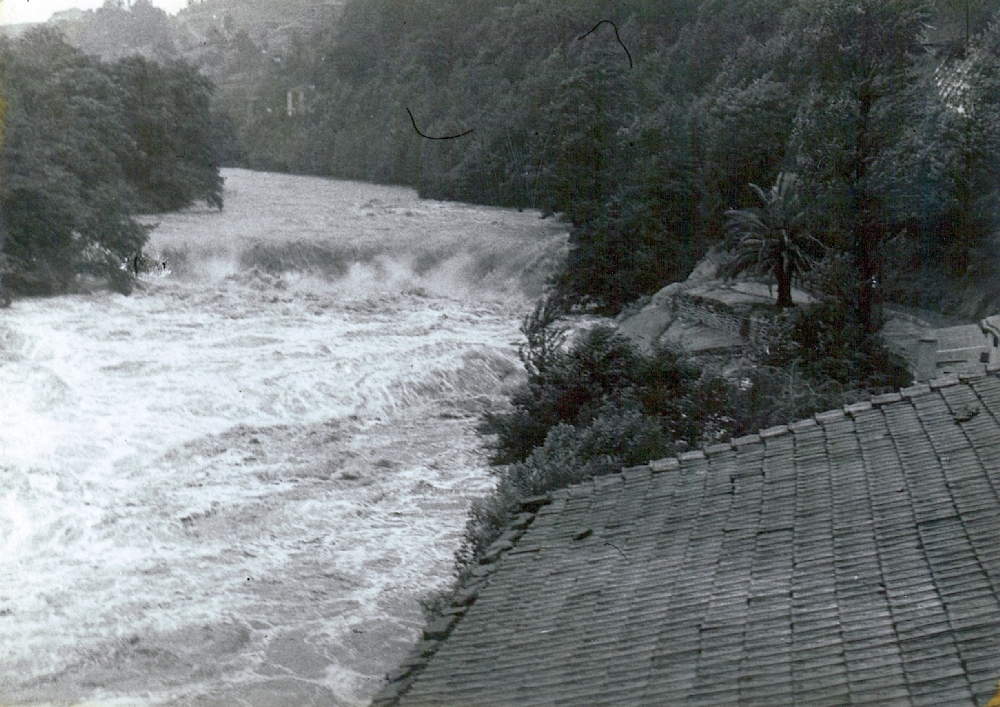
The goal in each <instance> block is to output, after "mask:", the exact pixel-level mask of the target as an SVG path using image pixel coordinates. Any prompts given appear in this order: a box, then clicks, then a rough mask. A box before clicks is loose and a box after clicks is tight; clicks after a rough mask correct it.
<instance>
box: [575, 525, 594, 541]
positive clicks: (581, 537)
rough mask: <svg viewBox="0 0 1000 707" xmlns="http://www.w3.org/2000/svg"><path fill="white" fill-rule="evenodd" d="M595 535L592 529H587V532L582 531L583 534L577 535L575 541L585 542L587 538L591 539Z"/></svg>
mask: <svg viewBox="0 0 1000 707" xmlns="http://www.w3.org/2000/svg"><path fill="white" fill-rule="evenodd" d="M593 533H594V531H593V530H591V529H590V528H587V529H586V530H584V531H581V532H579V533H577V534H576V535H574V536H573V539H574V540H584V539H586V538H589V537H590V536H591V535H593Z"/></svg>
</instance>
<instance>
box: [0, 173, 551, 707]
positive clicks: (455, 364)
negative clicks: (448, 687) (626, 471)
mask: <svg viewBox="0 0 1000 707" xmlns="http://www.w3.org/2000/svg"><path fill="white" fill-rule="evenodd" d="M226 179H227V208H226V210H225V211H223V212H222V213H221V214H220V213H218V212H214V211H211V210H207V209H200V210H192V211H190V212H185V213H181V214H174V215H165V216H158V217H157V218H156V220H157V221H158V222H159V224H160V225H159V227H158V228H157V230H156V231H154V234H153V240H152V242H151V249H155V251H156V252H157V253H173V254H175V257H178V256H177V254H180V253H183V254H184V257H185V258H186V261H185V262H172V263H170V267H169V269H161V270H160V271H157V272H154V273H151V274H150V276H148V277H145V278H144V279H143V283H142V287H141V288H140V289H139V290H138V291H137V292H136V293H135V294H134V295H132V296H130V297H122V296H120V295H117V294H113V293H109V292H98V293H94V294H91V295H74V296H67V297H60V298H52V299H33V300H18V301H16V302H15V304H14V306H13V307H12V308H10V309H8V310H3V311H2V312H0V576H3V578H4V579H3V580H2V582H0V666H2V667H0V703H2V704H9V703H13V704H46V703H49V702H52V703H58V704H65V703H67V702H69V703H75V704H87V705H91V704H92V705H98V704H99V705H104V706H110V705H119V704H129V705H134V704H177V705H182V704H219V705H223V704H233V703H235V702H238V701H242V702H243V703H246V704H257V703H261V704H263V703H268V700H271V701H272V702H273V701H275V700H277V701H278V702H283V703H288V704H291V703H323V704H364V703H365V702H366V701H367V699H368V698H369V697H370V695H371V694H372V693H373V692H375V691H376V690H377V689H378V687H379V683H380V680H381V676H382V674H383V673H384V672H385V671H386V670H388V669H391V668H392V667H393V666H394V664H395V662H396V661H398V660H399V659H400V658H401V657H402V655H403V654H404V653H405V651H406V649H407V647H408V644H409V643H410V642H412V641H413V640H414V639H415V638H416V637H417V635H418V633H419V630H420V628H421V625H422V616H421V613H420V610H419V605H418V599H419V597H420V596H422V595H423V594H424V593H425V592H427V591H428V590H429V589H432V588H435V587H438V586H441V585H442V584H443V583H444V582H446V581H447V578H448V576H449V572H450V568H451V562H452V553H453V552H454V550H455V549H456V548H457V546H458V543H459V539H460V536H461V532H462V528H463V526H464V522H465V517H466V516H465V514H466V512H467V508H468V504H469V502H470V501H471V499H472V498H475V497H477V496H480V495H483V494H485V493H486V492H488V490H489V488H490V487H491V484H492V481H491V477H490V475H489V473H488V470H487V469H486V468H485V454H484V450H483V448H482V441H481V440H480V439H479V438H478V437H477V435H476V434H475V425H476V422H477V414H478V412H479V411H481V410H482V409H484V407H486V406H489V405H492V404H498V403H499V402H500V401H502V400H503V399H504V398H505V395H506V393H507V392H509V390H510V387H511V386H512V385H513V384H514V383H515V382H516V381H517V380H518V376H519V365H518V363H517V359H516V354H515V351H514V348H513V345H512V342H514V341H516V340H517V338H518V336H519V335H518V333H517V327H518V324H519V322H520V317H521V316H523V314H524V313H525V311H527V309H528V307H529V306H530V295H533V294H535V292H533V291H532V288H533V287H537V286H538V283H539V282H540V281H542V280H544V274H545V268H546V267H548V265H549V264H550V263H551V261H552V260H553V259H558V257H560V254H561V253H563V252H564V249H565V233H563V232H560V229H559V228H557V227H556V226H554V225H552V224H550V223H549V222H541V221H539V219H538V217H537V214H532V213H527V212H526V213H524V214H518V213H516V212H512V211H507V210H501V209H479V208H475V207H469V206H466V205H460V204H444V203H439V202H422V201H420V200H418V199H417V198H416V197H415V195H414V194H413V193H412V191H410V190H405V189H399V188H390V187H377V186H372V185H361V184H356V183H350V182H335V181H330V180H321V179H310V178H302V177H289V176H286V175H267V174H259V173H252V172H245V171H240V170H227V171H226ZM369 214H372V215H369ZM261 243H263V244H265V246H266V248H265V249H264V250H263V251H260V249H259V246H260V244H261ZM288 243H308V244H314V245H315V244H319V245H320V246H322V248H323V249H325V250H317V251H315V252H316V253H319V256H317V258H319V259H320V260H323V259H326V260H323V262H324V263H327V265H329V262H332V261H329V258H328V253H329V252H334V251H337V252H340V251H343V252H357V253H360V257H359V259H358V260H357V261H356V262H352V263H348V264H347V265H346V266H345V267H343V268H340V265H339V264H337V265H336V267H332V269H331V267H327V269H326V270H324V269H323V268H322V267H317V268H311V267H310V266H309V263H305V266H304V267H303V266H302V263H300V264H299V265H300V267H297V268H296V269H293V270H283V269H282V268H280V267H275V266H274V264H275V262H279V261H280V258H279V259H278V260H268V258H270V257H271V254H272V253H278V254H279V255H281V257H285V256H284V255H282V254H285V253H288V252H292V251H289V250H287V248H286V249H285V250H282V249H283V248H285V246H286V245H287V244H288ZM254 244H257V246H258V254H257V256H254V257H259V258H261V259H262V260H261V262H260V263H257V264H254V263H247V262H246V253H247V252H248V251H249V249H250V248H251V247H252V246H253V245H254ZM296 247H297V246H296ZM268 249H270V250H268ZM338 249H339V250H338ZM352 249H353V250H352ZM295 252H299V251H295ZM302 252H307V253H312V252H314V251H308V250H306V251H302ZM261 253H263V255H261ZM328 261H329V262H328ZM317 262H318V261H317ZM320 264H322V263H320ZM279 265H280V262H279ZM338 268H340V269H338ZM532 283H534V284H532ZM276 696H277V697H276Z"/></svg>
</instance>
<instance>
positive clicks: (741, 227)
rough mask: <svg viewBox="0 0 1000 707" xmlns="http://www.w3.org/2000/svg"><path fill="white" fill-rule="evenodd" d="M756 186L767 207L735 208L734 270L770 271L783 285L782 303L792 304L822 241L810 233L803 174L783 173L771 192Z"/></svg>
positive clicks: (731, 213)
mask: <svg viewBox="0 0 1000 707" xmlns="http://www.w3.org/2000/svg"><path fill="white" fill-rule="evenodd" d="M750 187H751V188H752V189H753V190H754V192H756V194H757V195H758V197H760V200H761V202H762V204H763V207H761V208H746V209H738V210H730V211H728V212H726V213H727V216H728V218H729V224H728V225H729V229H730V231H731V232H732V235H733V238H734V240H735V248H734V254H733V260H732V261H731V264H730V272H731V274H737V273H740V272H753V273H755V274H758V275H770V276H773V277H774V280H775V281H776V282H777V284H778V302H777V305H778V307H781V308H784V307H792V306H794V303H793V302H792V282H793V281H794V280H801V279H802V276H803V275H804V274H805V273H806V272H808V271H809V270H810V268H811V267H812V264H813V262H814V259H815V254H816V251H817V250H820V251H821V250H822V244H821V243H820V242H819V241H818V240H817V239H816V238H814V237H813V236H811V235H810V234H809V233H808V232H807V231H806V220H805V211H804V210H803V208H802V202H801V199H800V196H799V182H798V175H796V174H794V173H791V172H782V173H781V174H779V175H778V180H777V181H776V182H775V183H774V186H772V187H771V189H770V190H769V191H767V192H765V191H764V190H763V189H761V188H760V187H759V186H757V185H756V184H751V185H750Z"/></svg>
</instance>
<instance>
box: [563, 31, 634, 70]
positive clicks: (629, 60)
mask: <svg viewBox="0 0 1000 707" xmlns="http://www.w3.org/2000/svg"><path fill="white" fill-rule="evenodd" d="M605 22H607V23H608V24H609V25H611V26H612V27H614V28H615V39H617V40H618V43H619V44H620V45H622V49H624V50H625V56H627V57H628V68H630V69H631V68H632V53H631V52H630V51H629V50H628V47H626V46H625V42H623V41H622V38H621V37H619V36H618V25H616V24H615V23H614V22H612V21H611V20H601V21H600V22H598V23H597V24H596V25H594V26H593V27H591V29H590V32H593V31H594V30H595V29H597V28H598V27H600V26H601V25H603V24H604V23H605ZM590 32H587V34H590ZM587 34H584V35H582V36H580V37H577V38H576V39H577V41H579V40H581V39H583V38H584V37H586V36H587Z"/></svg>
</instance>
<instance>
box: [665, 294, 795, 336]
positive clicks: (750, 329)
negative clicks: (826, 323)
mask: <svg viewBox="0 0 1000 707" xmlns="http://www.w3.org/2000/svg"><path fill="white" fill-rule="evenodd" d="M672 299H673V309H674V317H675V318H678V319H686V320H687V321H691V322H699V323H701V324H704V325H705V326H708V327H712V328H713V329H720V330H722V331H726V332H729V333H731V334H733V335H734V336H739V337H740V338H741V339H743V340H745V341H747V342H748V343H749V344H750V345H751V346H765V345H766V344H767V342H768V341H769V340H771V339H773V337H774V336H775V335H776V334H778V333H779V332H780V330H781V324H780V322H779V321H778V320H777V319H776V318H775V316H774V314H773V313H772V312H771V311H768V310H764V309H762V308H755V307H746V308H740V309H736V308H734V307H732V306H730V305H728V304H726V303H725V302H719V301H717V300H711V299H708V298H706V297H699V296H698V295H692V294H689V293H687V292H680V293H676V294H674V296H673V298H672Z"/></svg>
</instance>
